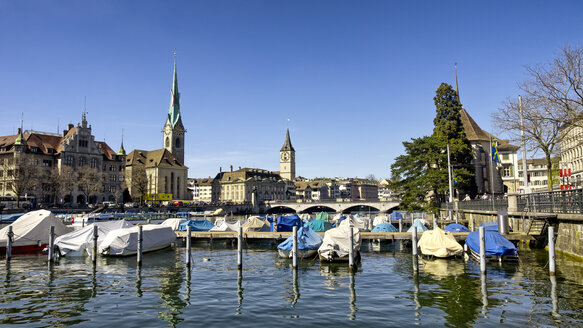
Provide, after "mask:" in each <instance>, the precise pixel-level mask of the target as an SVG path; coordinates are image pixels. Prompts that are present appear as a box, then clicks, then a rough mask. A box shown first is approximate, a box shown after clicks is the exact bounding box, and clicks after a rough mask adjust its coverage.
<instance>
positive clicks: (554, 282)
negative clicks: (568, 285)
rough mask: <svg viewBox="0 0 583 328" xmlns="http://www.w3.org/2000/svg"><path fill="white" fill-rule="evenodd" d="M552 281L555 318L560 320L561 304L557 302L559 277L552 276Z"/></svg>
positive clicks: (552, 301)
mask: <svg viewBox="0 0 583 328" xmlns="http://www.w3.org/2000/svg"><path fill="white" fill-rule="evenodd" d="M549 278H550V279H551V303H552V305H553V312H552V314H553V317H555V318H560V317H561V315H560V314H559V302H558V300H557V277H555V276H550V277H549Z"/></svg>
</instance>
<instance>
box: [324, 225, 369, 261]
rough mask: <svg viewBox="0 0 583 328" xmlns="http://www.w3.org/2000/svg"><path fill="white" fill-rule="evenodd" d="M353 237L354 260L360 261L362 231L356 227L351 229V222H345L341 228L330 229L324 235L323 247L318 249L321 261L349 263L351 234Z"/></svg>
mask: <svg viewBox="0 0 583 328" xmlns="http://www.w3.org/2000/svg"><path fill="white" fill-rule="evenodd" d="M351 233H352V237H353V245H352V248H353V252H354V260H355V262H358V260H359V259H360V252H359V251H360V245H361V238H360V231H359V230H358V228H356V227H351V225H350V220H349V219H347V220H344V221H342V223H340V226H339V227H336V228H333V229H330V230H328V231H326V232H325V233H324V240H323V241H322V245H321V246H320V248H318V255H319V257H320V260H321V261H327V262H342V261H348V256H349V251H350V247H351V245H350V234H351Z"/></svg>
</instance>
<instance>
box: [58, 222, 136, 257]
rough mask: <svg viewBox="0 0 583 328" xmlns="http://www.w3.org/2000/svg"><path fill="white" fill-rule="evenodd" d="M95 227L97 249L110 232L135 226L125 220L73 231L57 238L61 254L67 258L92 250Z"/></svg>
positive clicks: (96, 224) (97, 224) (95, 224)
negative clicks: (73, 254)
mask: <svg viewBox="0 0 583 328" xmlns="http://www.w3.org/2000/svg"><path fill="white" fill-rule="evenodd" d="M93 226H97V247H98V248H99V244H100V243H101V242H102V241H103V239H105V236H106V235H107V234H108V233H109V232H110V231H112V230H115V229H122V228H129V227H133V224H131V223H129V222H126V221H125V220H115V221H104V222H95V223H92V224H90V225H88V226H86V227H85V228H81V229H79V230H75V231H71V232H69V233H67V234H64V235H62V236H59V237H57V238H55V246H57V247H58V250H59V254H60V255H61V256H65V255H66V254H67V253H69V252H83V251H84V250H90V249H91V247H92V245H93ZM91 252H93V251H92V250H91Z"/></svg>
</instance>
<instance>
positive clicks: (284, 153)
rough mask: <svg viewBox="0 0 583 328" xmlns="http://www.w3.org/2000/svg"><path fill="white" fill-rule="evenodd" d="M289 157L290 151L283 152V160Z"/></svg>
mask: <svg viewBox="0 0 583 328" xmlns="http://www.w3.org/2000/svg"><path fill="white" fill-rule="evenodd" d="M288 159H289V153H288V152H287V151H284V152H283V153H281V160H282V161H287V160H288Z"/></svg>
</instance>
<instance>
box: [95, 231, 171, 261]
mask: <svg viewBox="0 0 583 328" xmlns="http://www.w3.org/2000/svg"><path fill="white" fill-rule="evenodd" d="M138 230H139V227H138V226H134V227H131V228H124V229H117V230H112V231H111V232H109V233H108V234H107V236H105V238H104V239H103V241H102V242H101V244H100V245H99V247H98V252H99V253H100V254H102V255H109V256H128V255H135V254H137V252H138ZM175 240H176V233H174V231H173V230H172V228H171V227H168V226H160V225H158V224H146V225H143V226H142V253H146V252H151V251H156V250H159V249H163V248H166V247H169V246H171V245H172V243H174V241H175Z"/></svg>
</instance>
